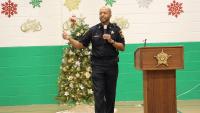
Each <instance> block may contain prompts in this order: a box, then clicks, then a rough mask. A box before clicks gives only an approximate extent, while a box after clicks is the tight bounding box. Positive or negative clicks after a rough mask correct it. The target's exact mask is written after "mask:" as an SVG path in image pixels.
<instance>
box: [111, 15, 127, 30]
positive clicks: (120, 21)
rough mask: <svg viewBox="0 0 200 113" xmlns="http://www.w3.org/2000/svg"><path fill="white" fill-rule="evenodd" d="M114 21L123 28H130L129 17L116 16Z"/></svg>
mask: <svg viewBox="0 0 200 113" xmlns="http://www.w3.org/2000/svg"><path fill="white" fill-rule="evenodd" d="M112 23H116V24H117V25H118V26H119V27H120V28H121V29H128V28H129V25H130V24H129V22H128V19H125V18H124V17H116V18H114V20H113V21H112Z"/></svg>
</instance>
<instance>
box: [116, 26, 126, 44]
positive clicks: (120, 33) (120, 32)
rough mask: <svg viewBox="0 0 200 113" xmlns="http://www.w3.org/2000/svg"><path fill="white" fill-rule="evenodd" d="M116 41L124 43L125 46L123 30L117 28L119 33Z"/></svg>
mask: <svg viewBox="0 0 200 113" xmlns="http://www.w3.org/2000/svg"><path fill="white" fill-rule="evenodd" d="M116 33H117V34H116V41H117V42H120V43H122V44H123V45H125V40H124V35H123V33H122V30H121V29H120V28H119V27H117V32H116Z"/></svg>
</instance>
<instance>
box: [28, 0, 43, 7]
mask: <svg viewBox="0 0 200 113" xmlns="http://www.w3.org/2000/svg"><path fill="white" fill-rule="evenodd" d="M41 2H42V0H31V2H29V3H30V4H32V5H33V8H35V7H40V3H41Z"/></svg>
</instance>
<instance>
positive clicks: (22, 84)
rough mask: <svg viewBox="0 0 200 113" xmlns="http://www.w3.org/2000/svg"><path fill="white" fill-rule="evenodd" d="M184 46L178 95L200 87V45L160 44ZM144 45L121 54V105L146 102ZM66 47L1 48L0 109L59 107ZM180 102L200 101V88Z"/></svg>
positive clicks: (197, 43) (189, 43) (119, 80)
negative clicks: (138, 58) (138, 62)
mask: <svg viewBox="0 0 200 113" xmlns="http://www.w3.org/2000/svg"><path fill="white" fill-rule="evenodd" d="M178 45H182V46H184V50H185V51H184V58H185V61H184V62H185V69H184V70H178V71H177V95H180V94H182V93H184V92H186V91H188V90H190V89H192V88H193V87H194V86H195V85H198V84H200V76H199V75H200V70H199V68H200V65H199V64H200V57H199V54H200V51H199V50H200V42H187V43H156V44H147V46H178ZM142 46H143V44H127V45H126V50H125V51H124V52H120V62H119V79H118V85H117V98H116V100H117V101H136V100H142V99H143V89H142V88H143V86H142V84H143V83H142V80H143V78H142V71H139V70H135V68H134V64H133V62H134V56H133V55H134V51H135V50H136V48H138V47H142ZM63 48H64V46H39V47H38V46H33V47H2V48H0V54H1V55H0V89H1V93H0V105H1V106H6V105H30V104H55V103H57V101H56V100H55V96H56V95H57V78H58V75H59V67H60V64H61V58H62V54H63ZM178 99H200V87H197V88H195V89H193V90H192V91H190V92H189V93H187V94H185V95H182V96H180V97H179V98H178Z"/></svg>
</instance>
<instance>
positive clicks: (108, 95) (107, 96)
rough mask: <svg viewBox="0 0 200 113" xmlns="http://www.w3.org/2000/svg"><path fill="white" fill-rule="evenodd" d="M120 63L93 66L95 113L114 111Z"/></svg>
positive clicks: (111, 112) (110, 112) (112, 112)
mask: <svg viewBox="0 0 200 113" xmlns="http://www.w3.org/2000/svg"><path fill="white" fill-rule="evenodd" d="M117 78H118V65H117V64H116V65H111V66H101V65H93V66H92V81H93V86H94V100H95V113H114V106H115V96H116V84H117Z"/></svg>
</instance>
